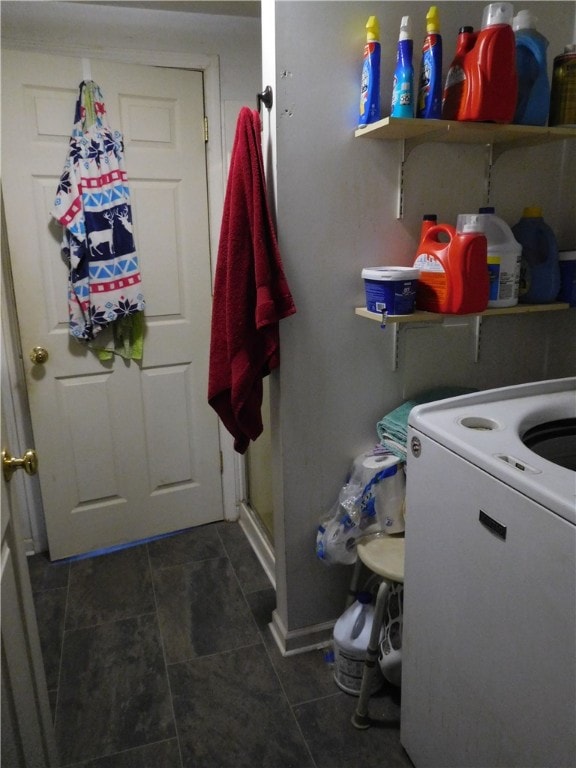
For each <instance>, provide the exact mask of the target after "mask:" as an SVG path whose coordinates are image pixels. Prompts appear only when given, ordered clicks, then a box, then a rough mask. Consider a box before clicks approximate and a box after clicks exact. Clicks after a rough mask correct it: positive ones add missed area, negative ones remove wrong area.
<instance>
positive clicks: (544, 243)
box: [512, 206, 560, 304]
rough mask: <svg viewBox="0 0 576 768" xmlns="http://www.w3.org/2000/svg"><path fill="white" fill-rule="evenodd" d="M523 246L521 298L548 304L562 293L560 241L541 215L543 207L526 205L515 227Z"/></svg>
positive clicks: (525, 300) (533, 302)
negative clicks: (558, 241) (559, 255)
mask: <svg viewBox="0 0 576 768" xmlns="http://www.w3.org/2000/svg"><path fill="white" fill-rule="evenodd" d="M512 232H513V233H514V237H515V238H516V240H518V242H519V243H520V245H521V246H522V259H521V263H520V291H519V298H520V301H521V302H523V303H527V304H549V303H550V302H552V301H556V299H557V297H558V293H559V292H560V262H559V258H558V243H557V242H556V236H555V235H554V232H553V231H552V229H551V227H550V226H549V225H548V224H547V223H546V222H545V221H544V219H543V217H542V209H541V208H539V207H537V206H533V207H529V208H524V212H523V213H522V218H521V219H520V221H519V222H518V223H517V224H515V225H514V226H513V227H512Z"/></svg>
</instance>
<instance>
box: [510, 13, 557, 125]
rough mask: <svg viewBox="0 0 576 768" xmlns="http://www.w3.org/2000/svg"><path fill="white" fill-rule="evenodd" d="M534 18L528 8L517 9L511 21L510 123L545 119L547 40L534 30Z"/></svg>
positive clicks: (547, 104)
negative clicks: (514, 77)
mask: <svg viewBox="0 0 576 768" xmlns="http://www.w3.org/2000/svg"><path fill="white" fill-rule="evenodd" d="M536 21H537V19H536V17H535V16H534V15H533V14H532V12H531V11H519V12H518V14H517V15H516V16H514V19H513V22H512V28H513V30H514V35H515V39H516V70H517V72H518V98H517V101H516V111H515V113H514V120H513V122H514V123H516V124H518V125H546V123H547V120H548V107H549V105H550V80H549V79H548V65H547V62H546V50H547V48H548V40H547V39H546V38H545V37H544V35H542V34H540V32H538V31H537V29H536Z"/></svg>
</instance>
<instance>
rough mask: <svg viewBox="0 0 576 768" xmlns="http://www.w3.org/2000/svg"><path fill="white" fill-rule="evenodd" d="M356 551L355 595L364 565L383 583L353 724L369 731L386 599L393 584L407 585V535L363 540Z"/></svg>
mask: <svg viewBox="0 0 576 768" xmlns="http://www.w3.org/2000/svg"><path fill="white" fill-rule="evenodd" d="M356 549H357V552H358V560H357V561H356V566H355V568H354V574H353V576H352V584H351V585H350V591H351V593H353V594H356V591H357V589H358V581H359V579H360V571H361V570H362V566H363V565H365V566H366V568H368V569H369V570H370V571H372V573H375V574H376V575H377V576H380V578H381V579H382V582H381V583H380V586H379V587H378V594H377V597H376V606H375V610H374V623H373V624H372V631H371V633H370V641H369V643H368V649H367V651H366V660H365V662H364V671H363V673H362V685H361V687H360V697H359V699H358V705H357V707H356V711H355V712H354V714H353V715H352V724H353V725H354V726H355V727H356V728H360V729H364V728H369V727H370V725H371V720H370V717H369V715H368V703H369V699H370V686H371V682H372V676H373V675H374V672H375V671H376V664H377V663H378V644H379V640H380V630H381V629H382V621H383V618H384V608H385V606H386V595H387V592H388V589H389V588H390V584H391V583H394V582H396V583H398V584H403V583H404V534H398V535H389V534H386V533H376V534H372V535H370V536H366V538H364V539H360V540H359V541H358V543H357V545H356Z"/></svg>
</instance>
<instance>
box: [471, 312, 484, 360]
mask: <svg viewBox="0 0 576 768" xmlns="http://www.w3.org/2000/svg"><path fill="white" fill-rule="evenodd" d="M472 328H473V333H474V362H475V363H478V362H479V361H480V338H481V335H482V315H474V318H473V320H472Z"/></svg>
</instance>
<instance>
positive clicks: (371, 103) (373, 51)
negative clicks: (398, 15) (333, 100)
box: [358, 16, 381, 128]
mask: <svg viewBox="0 0 576 768" xmlns="http://www.w3.org/2000/svg"><path fill="white" fill-rule="evenodd" d="M380 116H381V113H380V30H379V27H378V19H377V18H376V16H370V17H369V19H368V21H367V22H366V45H365V46H364V60H363V63H362V79H361V84H360V117H359V120H358V128H365V127H366V126H367V125H368V124H369V123H375V122H376V121H377V120H380Z"/></svg>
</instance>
